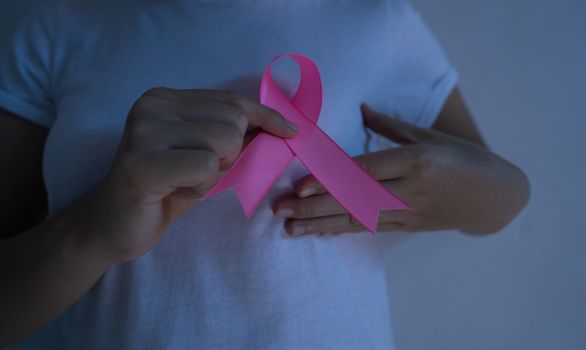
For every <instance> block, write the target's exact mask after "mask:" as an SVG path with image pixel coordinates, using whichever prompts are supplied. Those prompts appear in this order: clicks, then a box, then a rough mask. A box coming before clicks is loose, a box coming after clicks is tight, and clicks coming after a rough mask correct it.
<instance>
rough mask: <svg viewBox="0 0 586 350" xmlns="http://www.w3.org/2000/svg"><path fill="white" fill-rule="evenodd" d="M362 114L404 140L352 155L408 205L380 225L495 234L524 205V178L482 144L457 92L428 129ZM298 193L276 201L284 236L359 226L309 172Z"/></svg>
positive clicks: (382, 217)
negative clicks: (407, 207) (379, 149)
mask: <svg viewBox="0 0 586 350" xmlns="http://www.w3.org/2000/svg"><path fill="white" fill-rule="evenodd" d="M362 114H363V118H364V121H365V123H366V125H367V126H368V127H370V128H371V129H372V130H374V131H375V132H377V133H379V134H381V135H383V136H385V137H387V138H389V139H391V140H393V141H395V142H397V143H399V144H401V146H400V147H396V148H393V149H388V150H382V151H378V152H374V153H369V154H365V155H362V156H359V157H356V158H355V160H356V161H357V162H358V163H359V164H360V165H362V166H363V167H364V168H365V169H367V171H369V172H370V173H371V175H373V176H374V177H375V178H376V179H378V180H379V181H380V182H381V183H382V184H383V185H384V186H386V187H387V188H389V189H390V190H391V191H393V192H394V193H396V194H397V195H399V197H400V198H402V199H404V200H405V201H406V202H407V203H409V204H411V205H412V207H413V209H411V210H396V211H383V212H381V213H380V215H379V226H378V229H379V230H381V231H409V232H420V231H424V232H427V231H438V230H450V229H457V230H461V231H462V232H466V233H473V234H486V233H495V232H498V231H500V230H501V229H502V228H504V227H505V226H506V225H507V224H509V223H510V222H511V221H512V220H513V219H514V218H515V217H516V216H517V214H518V213H519V212H520V211H521V210H522V209H523V207H524V206H525V205H526V203H527V201H528V199H529V182H528V180H527V177H526V176H525V174H524V173H523V171H522V170H521V169H519V168H518V167H516V166H515V165H513V164H511V163H510V162H508V161H507V160H505V159H503V158H502V157H500V156H498V155H496V154H495V153H493V152H490V151H489V150H488V149H487V148H486V146H485V144H484V141H483V140H482V137H481V136H480V133H479V132H478V130H477V129H476V127H475V126H474V123H473V121H472V118H471V117H470V114H469V113H468V111H467V109H466V107H465V105H464V103H463V101H462V99H461V97H460V94H459V92H458V90H455V91H453V93H452V94H451V96H450V97H449V98H448V99H447V101H446V103H445V105H444V108H443V110H442V111H441V113H440V116H439V118H438V119H437V121H436V123H435V124H434V126H433V129H425V128H419V127H416V126H413V125H411V124H408V123H405V122H402V121H400V120H399V119H396V118H392V117H389V116H385V115H383V114H380V113H377V112H375V111H373V110H371V109H370V108H368V107H366V106H363V107H362ZM295 192H296V194H297V196H285V197H283V198H281V199H280V200H278V201H277V202H276V203H275V205H274V207H275V213H276V215H278V216H282V217H286V218H289V219H288V220H287V221H286V223H285V228H286V230H287V231H288V232H289V234H291V235H299V234H319V235H332V234H338V233H346V232H362V231H364V228H363V227H362V226H361V225H359V224H358V223H357V222H356V221H355V220H354V219H352V217H350V216H349V215H348V214H347V212H346V211H345V210H344V208H342V207H341V206H340V205H339V204H338V202H337V201H336V200H335V199H334V198H333V197H332V196H331V195H330V194H329V193H327V190H326V189H325V188H324V187H323V186H321V184H320V183H319V182H318V181H317V180H316V179H315V178H314V177H313V176H308V177H306V178H304V179H302V180H300V181H299V183H298V184H297V185H296V187H295ZM308 193H309V194H310V195H307V194H308Z"/></svg>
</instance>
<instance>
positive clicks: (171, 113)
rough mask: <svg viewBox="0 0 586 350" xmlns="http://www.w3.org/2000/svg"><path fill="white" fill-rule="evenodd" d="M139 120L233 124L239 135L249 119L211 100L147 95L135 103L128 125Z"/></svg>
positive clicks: (229, 106) (233, 106) (231, 106)
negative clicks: (177, 98)
mask: <svg viewBox="0 0 586 350" xmlns="http://www.w3.org/2000/svg"><path fill="white" fill-rule="evenodd" d="M142 120H156V121H209V122H216V123H225V124H230V125H234V126H235V127H236V128H237V129H238V130H239V131H240V133H241V134H242V135H244V133H245V132H246V130H247V128H248V118H247V117H246V115H245V114H244V112H243V111H242V109H241V108H240V107H238V106H235V105H231V104H225V103H221V102H217V101H213V100H198V101H197V103H195V102H194V100H174V99H166V98H160V97H157V96H147V97H143V98H141V99H140V100H139V101H137V102H136V103H135V105H134V106H133V108H132V111H131V113H130V114H129V123H130V124H132V123H134V122H136V121H142Z"/></svg>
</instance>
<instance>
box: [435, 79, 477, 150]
mask: <svg viewBox="0 0 586 350" xmlns="http://www.w3.org/2000/svg"><path fill="white" fill-rule="evenodd" d="M432 129H434V130H438V131H441V132H444V133H446V134H449V135H452V136H456V137H459V138H462V139H464V140H468V141H471V142H474V143H476V144H478V145H480V146H483V147H486V143H485V142H484V139H483V138H482V136H481V134H480V131H478V128H477V127H476V124H475V123H474V120H473V118H472V115H471V114H470V112H469V111H468V107H466V104H465V103H464V100H463V98H462V95H461V94H460V89H459V88H458V87H456V88H455V89H454V91H452V93H451V94H450V96H448V98H447V99H446V102H445V103H444V106H443V108H442V110H441V111H440V114H439V115H438V117H437V119H436V121H435V123H434V124H433V125H432Z"/></svg>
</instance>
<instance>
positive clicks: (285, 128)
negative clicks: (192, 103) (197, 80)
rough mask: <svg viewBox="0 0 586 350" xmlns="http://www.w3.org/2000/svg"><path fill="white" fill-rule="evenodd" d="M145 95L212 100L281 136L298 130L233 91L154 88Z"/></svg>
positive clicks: (281, 117) (293, 134)
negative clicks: (229, 106) (235, 109)
mask: <svg viewBox="0 0 586 350" xmlns="http://www.w3.org/2000/svg"><path fill="white" fill-rule="evenodd" d="M145 95H148V96H157V97H161V98H167V99H175V100H177V99H186V100H193V99H198V100H201V99H204V100H205V99H209V100H214V101H218V102H222V103H223V104H228V105H233V106H236V107H238V108H240V109H241V111H242V112H243V114H244V115H245V116H246V118H247V121H248V123H249V124H251V125H253V126H255V127H260V128H261V129H263V130H265V131H267V132H269V133H271V134H275V135H277V136H281V137H293V136H295V135H296V134H297V131H298V128H297V126H295V124H293V123H291V122H290V121H288V120H287V119H285V118H284V117H283V116H281V115H280V114H279V113H278V112H277V111H275V110H273V109H271V108H269V107H266V106H263V105H261V104H260V103H258V102H256V101H254V100H252V99H249V98H247V97H244V96H242V95H240V94H238V93H236V92H233V91H222V90H176V89H167V88H155V89H151V90H149V91H147V92H146V93H145Z"/></svg>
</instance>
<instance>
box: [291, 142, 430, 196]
mask: <svg viewBox="0 0 586 350" xmlns="http://www.w3.org/2000/svg"><path fill="white" fill-rule="evenodd" d="M419 153H420V149H419V148H418V147H415V146H401V147H396V148H391V149H386V150H382V151H377V152H373V153H368V154H364V155H361V156H358V157H355V158H354V160H355V161H356V162H357V163H358V164H359V165H360V166H361V167H362V168H363V169H364V170H365V171H366V172H367V173H369V174H370V175H372V176H373V177H374V178H375V179H377V180H379V181H383V180H392V179H397V178H400V177H403V176H405V175H406V174H408V173H409V171H410V169H411V168H412V167H413V164H414V163H415V162H416V161H417V159H418V157H419ZM325 192H327V190H326V189H325V188H324V186H323V185H322V184H321V183H319V181H317V179H316V178H315V177H313V176H312V175H308V176H306V177H304V178H302V179H301V180H299V181H298V182H297V184H296V185H295V193H297V195H298V196H299V197H300V198H306V197H309V196H313V195H318V194H322V193H325Z"/></svg>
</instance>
